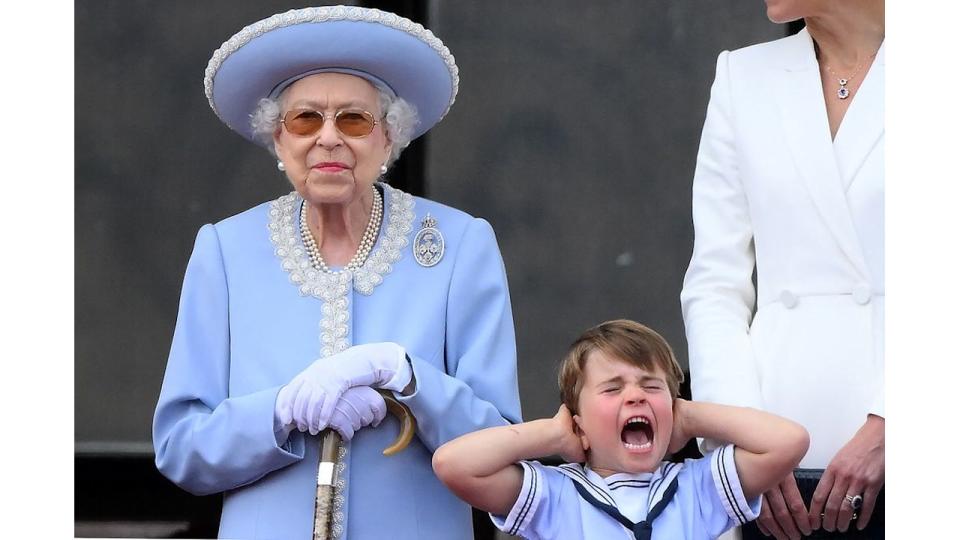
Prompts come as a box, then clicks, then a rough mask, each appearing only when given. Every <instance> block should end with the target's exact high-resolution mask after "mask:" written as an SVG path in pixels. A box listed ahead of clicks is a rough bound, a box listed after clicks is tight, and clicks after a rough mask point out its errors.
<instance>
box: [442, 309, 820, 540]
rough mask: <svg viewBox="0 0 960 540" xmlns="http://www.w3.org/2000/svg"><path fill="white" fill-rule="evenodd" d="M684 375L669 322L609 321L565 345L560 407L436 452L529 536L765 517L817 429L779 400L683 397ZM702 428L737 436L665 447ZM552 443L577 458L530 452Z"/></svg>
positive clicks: (504, 523)
mask: <svg viewBox="0 0 960 540" xmlns="http://www.w3.org/2000/svg"><path fill="white" fill-rule="evenodd" d="M682 380H683V372H682V371H681V370H680V366H679V365H678V364H677V361H676V359H675V358H674V355H673V351H672V350H671V349H670V346H669V345H668V344H667V342H666V341H665V340H664V339H663V338H662V337H660V335H659V334H657V333H656V332H654V331H653V330H650V329H649V328H647V327H645V326H643V325H641V324H638V323H636V322H633V321H626V320H617V321H609V322H606V323H603V324H601V325H599V326H597V327H594V328H591V329H590V330H587V331H586V332H585V333H584V334H583V335H582V336H581V337H580V338H579V339H578V340H577V341H576V342H575V343H574V344H573V346H572V347H571V348H570V351H569V352H568V353H567V356H566V358H564V360H563V364H562V365H561V367H560V377H559V382H560V394H561V398H562V400H563V405H561V406H560V410H559V411H558V412H557V414H556V416H554V417H553V418H545V419H541V420H534V421H532V422H525V423H523V424H518V425H512V426H502V427H495V428H490V429H485V430H482V431H477V432H473V433H469V434H467V435H464V436H463V437H460V438H458V439H455V440H453V441H450V442H448V443H447V444H445V445H443V446H442V447H440V448H439V449H438V450H437V451H436V453H435V454H434V457H433V468H434V471H436V473H437V475H438V476H439V477H440V479H441V480H443V482H444V483H445V484H446V485H447V486H448V487H449V488H450V489H451V490H452V491H453V492H454V493H456V494H457V495H458V496H459V497H460V498H462V499H463V500H465V501H467V502H468V503H470V504H472V505H473V506H475V507H477V508H480V509H482V510H485V511H487V512H490V513H491V514H492V517H493V520H494V523H496V525H497V527H499V528H500V529H501V530H503V531H504V532H507V533H509V534H513V535H519V536H522V537H524V538H530V539H539V538H543V539H547V538H564V539H565V538H603V539H607V538H636V539H638V540H640V539H644V540H651V539H652V540H657V539H662V540H677V539H684V538H686V539H694V538H716V537H717V536H719V535H720V534H722V533H723V532H724V531H726V530H727V529H729V528H731V527H733V526H735V525H738V524H742V523H745V522H747V521H749V520H752V519H755V518H756V517H757V515H758V514H759V511H760V495H761V494H762V493H763V492H764V491H766V490H768V489H770V488H772V487H773V486H774V485H776V484H777V482H778V481H779V480H780V479H782V478H783V477H784V476H786V475H787V474H788V473H789V472H790V471H791V470H792V469H793V468H794V467H795V466H796V465H797V463H799V462H800V458H801V457H803V455H804V453H805V452H806V451H807V446H808V444H809V438H808V435H807V432H806V430H804V428H803V427H802V426H800V425H799V424H796V423H794V422H791V421H789V420H786V419H784V418H780V417H778V416H774V415H772V414H768V413H764V412H761V411H757V410H754V409H747V408H741V407H728V406H724V405H717V404H713V403H699V402H693V401H687V400H683V399H678V398H677V393H678V389H679V385H680V382H682ZM692 437H705V438H709V439H713V440H720V441H725V442H727V443H729V444H727V445H726V446H721V447H719V448H717V449H716V450H714V451H713V452H711V453H710V454H708V455H707V456H705V457H703V458H701V459H688V460H686V461H685V462H684V463H682V464H681V463H668V462H665V461H663V458H664V456H665V455H666V454H667V453H668V452H675V451H677V450H679V449H680V448H682V447H683V446H684V445H685V444H686V443H687V441H689V440H690V438H692ZM549 455H559V456H561V457H562V458H563V459H564V460H565V461H568V462H570V463H566V464H564V465H560V466H559V467H547V466H544V465H541V464H539V463H537V462H534V461H524V460H531V459H534V458H537V457H543V456H549ZM583 462H586V464H585V465H581V463H583Z"/></svg>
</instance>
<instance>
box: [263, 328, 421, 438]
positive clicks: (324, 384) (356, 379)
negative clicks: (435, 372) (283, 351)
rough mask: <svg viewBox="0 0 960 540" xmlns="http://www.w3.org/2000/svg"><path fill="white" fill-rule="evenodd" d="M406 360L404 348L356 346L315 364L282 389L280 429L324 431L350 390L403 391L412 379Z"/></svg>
mask: <svg viewBox="0 0 960 540" xmlns="http://www.w3.org/2000/svg"><path fill="white" fill-rule="evenodd" d="M406 356H407V355H406V351H404V349H403V347H401V346H400V345H397V344H396V343H389V342H387V343H369V344H365V345H357V346H354V347H350V348H349V349H347V350H345V351H343V352H339V353H337V354H335V355H333V356H330V357H328V358H320V359H318V360H315V361H314V362H313V363H312V364H310V365H309V366H307V368H306V369H304V370H303V371H302V372H300V374H299V375H297V376H296V377H294V378H293V379H292V380H291V381H290V383H289V384H287V385H286V386H284V387H283V388H281V389H280V393H279V394H278V395H277V403H276V409H275V414H276V416H277V419H278V420H279V421H280V424H281V425H287V424H291V423H295V424H296V426H297V429H299V430H300V431H307V430H308V429H309V430H310V431H311V432H313V431H314V429H316V430H317V432H319V431H322V430H323V429H326V427H327V425H328V424H329V422H330V416H331V415H332V414H333V409H334V406H335V405H336V404H337V400H339V399H340V396H341V395H342V394H343V393H344V392H346V391H347V389H348V388H352V387H354V386H371V387H374V388H386V389H388V390H393V391H396V392H399V391H401V390H403V389H404V388H405V387H406V386H407V384H409V383H410V378H411V377H412V372H411V370H410V364H409V363H408V362H407V360H406Z"/></svg>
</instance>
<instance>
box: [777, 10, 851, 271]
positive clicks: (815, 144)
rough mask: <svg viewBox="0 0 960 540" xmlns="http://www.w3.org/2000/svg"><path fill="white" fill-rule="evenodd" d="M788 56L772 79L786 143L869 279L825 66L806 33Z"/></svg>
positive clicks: (832, 228)
mask: <svg viewBox="0 0 960 540" xmlns="http://www.w3.org/2000/svg"><path fill="white" fill-rule="evenodd" d="M786 53H787V54H786V62H783V63H781V64H779V65H775V66H773V70H774V72H773V73H772V76H773V80H774V88H776V97H777V102H778V105H779V108H780V116H781V119H782V122H783V127H784V131H785V138H786V141H787V145H788V146H789V147H790V152H791V154H792V155H793V158H794V163H795V165H796V167H797V169H798V170H799V172H800V177H801V179H802V181H803V183H804V186H805V187H806V189H807V192H808V193H809V194H810V197H811V198H812V199H813V203H814V206H816V208H817V210H818V212H819V213H820V216H821V218H822V219H823V221H824V223H825V224H826V226H827V227H828V228H829V229H830V232H831V233H832V234H833V236H834V238H835V239H836V241H837V243H838V244H839V246H840V249H841V250H842V251H843V253H844V254H845V255H846V256H847V258H848V259H849V260H850V262H851V263H852V264H853V265H854V266H855V267H856V268H857V269H858V270H859V271H860V272H861V273H863V274H864V275H867V271H866V263H865V262H864V260H863V254H862V252H861V249H860V245H859V242H858V240H857V234H856V230H855V229H854V225H853V219H852V218H851V216H850V209H849V207H848V206H847V200H846V195H845V193H844V190H843V184H842V183H841V180H840V171H839V169H838V168H837V161H836V157H835V154H834V149H833V141H831V140H830V125H829V122H828V120H827V110H826V105H825V104H824V101H823V88H822V86H821V82H820V68H819V66H818V64H817V61H816V57H815V56H814V51H813V40H812V39H811V38H810V34H809V33H807V30H806V29H804V30H801V31H800V32H799V33H798V34H797V35H796V36H794V37H793V39H792V40H790V42H789V47H788V48H787V49H786Z"/></svg>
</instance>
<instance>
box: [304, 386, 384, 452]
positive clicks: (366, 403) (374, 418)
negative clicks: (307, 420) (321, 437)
mask: <svg viewBox="0 0 960 540" xmlns="http://www.w3.org/2000/svg"><path fill="white" fill-rule="evenodd" d="M386 415H387V403H386V402H385V401H383V396H381V395H380V392H377V391H376V390H374V389H373V388H370V387H369V386H354V387H353V388H350V389H349V390H347V391H346V392H344V393H343V395H342V396H340V399H339V400H337V404H336V405H335V406H334V407H333V416H331V417H330V429H333V430H336V432H337V433H339V434H340V437H341V438H342V439H343V440H344V441H349V440H350V439H352V438H353V434H354V433H355V432H356V431H359V430H360V428H363V427H366V426H373V427H377V426H378V425H380V422H381V421H382V420H383V417H384V416H386ZM319 432H320V430H319V429H316V426H310V434H311V435H316V434H317V433H319Z"/></svg>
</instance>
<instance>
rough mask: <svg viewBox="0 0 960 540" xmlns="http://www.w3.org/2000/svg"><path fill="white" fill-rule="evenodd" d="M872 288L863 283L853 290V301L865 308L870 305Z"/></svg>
mask: <svg viewBox="0 0 960 540" xmlns="http://www.w3.org/2000/svg"><path fill="white" fill-rule="evenodd" d="M870 296H871V294H870V286H869V285H866V284H864V283H861V284H859V285H857V286H856V287H854V288H853V301H854V302H856V303H858V304H860V305H861V306H865V305H867V304H869V303H870Z"/></svg>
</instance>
